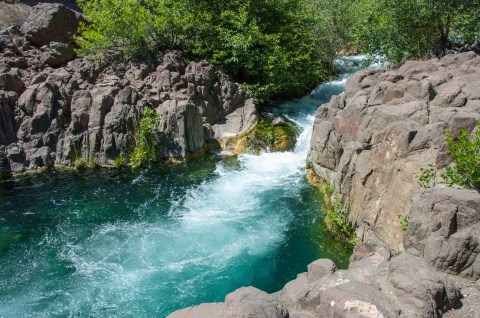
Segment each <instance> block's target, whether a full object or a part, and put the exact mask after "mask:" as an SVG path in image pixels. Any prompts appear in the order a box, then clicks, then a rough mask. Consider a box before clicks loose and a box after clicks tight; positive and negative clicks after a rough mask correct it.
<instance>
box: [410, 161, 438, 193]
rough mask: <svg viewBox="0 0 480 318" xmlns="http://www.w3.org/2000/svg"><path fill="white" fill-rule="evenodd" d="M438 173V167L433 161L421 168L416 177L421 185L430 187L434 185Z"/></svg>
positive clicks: (426, 187)
mask: <svg viewBox="0 0 480 318" xmlns="http://www.w3.org/2000/svg"><path fill="white" fill-rule="evenodd" d="M436 175H437V167H435V165H434V164H432V163H431V164H429V165H428V166H427V167H426V168H420V174H419V175H415V178H416V179H417V183H418V185H419V186H420V187H422V188H425V189H429V188H431V187H432V184H433V182H434V181H435V177H436Z"/></svg>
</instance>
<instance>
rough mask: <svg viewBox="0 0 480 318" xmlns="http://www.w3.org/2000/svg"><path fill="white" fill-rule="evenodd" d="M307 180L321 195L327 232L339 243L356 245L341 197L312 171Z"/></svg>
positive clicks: (353, 229)
mask: <svg viewBox="0 0 480 318" xmlns="http://www.w3.org/2000/svg"><path fill="white" fill-rule="evenodd" d="M309 179H310V182H312V183H313V184H314V185H315V186H316V187H317V189H318V190H319V191H320V193H321V197H320V201H321V203H322V208H323V212H324V213H325V225H326V227H327V229H328V231H329V232H330V233H331V234H332V235H333V236H334V237H335V238H336V239H338V240H339V241H343V242H346V243H347V244H349V245H352V246H353V245H357V244H358V240H357V238H356V236H355V228H354V227H353V225H352V223H351V222H350V220H349V219H348V215H349V209H348V207H344V206H343V202H342V201H343V198H342V196H341V195H340V194H338V193H336V192H335V187H334V186H333V184H331V183H329V182H327V181H326V180H321V179H320V178H318V177H317V176H316V175H315V174H314V173H313V172H312V171H310V172H309Z"/></svg>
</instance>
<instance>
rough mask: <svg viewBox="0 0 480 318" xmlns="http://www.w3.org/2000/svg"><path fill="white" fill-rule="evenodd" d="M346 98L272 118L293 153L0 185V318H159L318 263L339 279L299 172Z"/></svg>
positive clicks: (333, 250) (300, 105)
mask: <svg viewBox="0 0 480 318" xmlns="http://www.w3.org/2000/svg"><path fill="white" fill-rule="evenodd" d="M352 61H353V62H355V63H356V60H352ZM352 61H350V62H352ZM344 86H345V80H339V81H332V82H329V83H326V84H323V85H321V86H319V87H318V88H317V89H316V90H314V91H313V92H312V94H311V95H309V96H306V97H304V98H302V99H299V100H295V101H292V102H290V103H286V104H284V105H281V106H280V107H279V108H278V109H277V110H275V112H281V113H283V114H286V115H287V116H288V117H289V118H290V119H291V120H293V121H295V122H296V124H297V125H298V126H299V128H300V130H301V135H300V137H299V140H298V143H297V146H296V148H295V150H294V151H291V152H284V153H263V154H260V155H258V156H256V155H241V156H231V155H230V154H228V153H220V154H208V155H207V156H206V157H204V158H201V159H197V160H193V161H189V162H187V163H182V164H176V165H172V164H160V165H157V166H155V167H151V168H149V169H147V170H145V171H142V172H139V173H132V172H127V171H108V170H96V171H84V172H55V171H51V172H47V173H45V174H39V175H30V176H23V177H18V178H16V179H13V180H6V181H1V182H0V291H1V293H0V317H164V316H166V315H168V314H169V313H171V312H172V311H174V310H176V309H180V308H183V307H186V306H191V305H196V304H199V303H201V302H214V301H222V300H223V299H224V297H225V295H226V294H228V293H230V292H232V291H234V290H235V289H237V288H239V287H242V286H248V285H253V286H256V287H258V288H260V289H263V290H266V291H268V292H274V291H277V290H279V289H281V288H282V287H283V285H284V284H285V283H286V282H287V281H289V280H291V279H293V278H295V276H296V275H297V274H298V273H300V272H303V271H305V270H306V265H307V264H308V263H310V262H311V261H313V260H315V259H317V258H320V257H327V258H331V259H333V260H334V261H335V262H336V263H337V265H338V266H340V267H346V266H347V259H348V256H349V254H350V252H351V251H350V250H348V249H347V248H345V247H343V246H342V244H341V243H338V242H336V241H335V240H333V239H332V238H331V237H330V236H329V235H328V234H326V233H325V232H324V229H323V227H322V226H321V221H322V220H321V218H322V216H321V214H320V213H319V209H320V204H319V202H318V194H317V193H316V192H315V190H314V189H312V187H310V186H309V185H308V184H307V182H306V180H305V171H304V166H305V158H306V155H307V151H308V148H309V140H310V136H311V130H312V125H313V120H314V114H315V111H316V108H317V107H318V106H319V105H320V104H322V103H323V102H326V101H328V100H329V98H330V97H331V95H332V94H338V93H340V92H341V91H342V90H343V89H344Z"/></svg>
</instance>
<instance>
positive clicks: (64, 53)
mask: <svg viewBox="0 0 480 318" xmlns="http://www.w3.org/2000/svg"><path fill="white" fill-rule="evenodd" d="M74 56H75V53H74V51H73V45H72V44H65V43H58V42H51V43H50V44H49V45H48V49H47V50H46V51H45V52H44V53H43V54H42V56H41V57H40V60H41V61H42V63H45V64H48V65H50V66H53V67H56V66H60V65H62V64H65V63H66V62H68V61H70V60H71V59H73V57H74Z"/></svg>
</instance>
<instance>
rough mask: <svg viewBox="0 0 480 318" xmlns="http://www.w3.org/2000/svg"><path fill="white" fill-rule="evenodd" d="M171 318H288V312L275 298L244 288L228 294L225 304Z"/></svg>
mask: <svg viewBox="0 0 480 318" xmlns="http://www.w3.org/2000/svg"><path fill="white" fill-rule="evenodd" d="M167 317H169V318H180V317H181V318H203V317H212V318H251V317H256V318H288V317H289V314H288V310H287V309H286V308H284V307H283V306H282V305H281V304H280V303H279V302H278V301H277V300H275V298H274V297H273V296H271V295H269V294H267V293H265V292H262V291H261V290H258V289H256V288H254V287H244V288H240V289H238V290H236V291H235V292H233V293H231V294H228V295H227V296H226V297H225V302H224V303H217V304H202V305H200V306H196V307H190V308H185V309H182V310H179V311H176V312H174V313H172V314H171V315H169V316H167Z"/></svg>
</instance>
